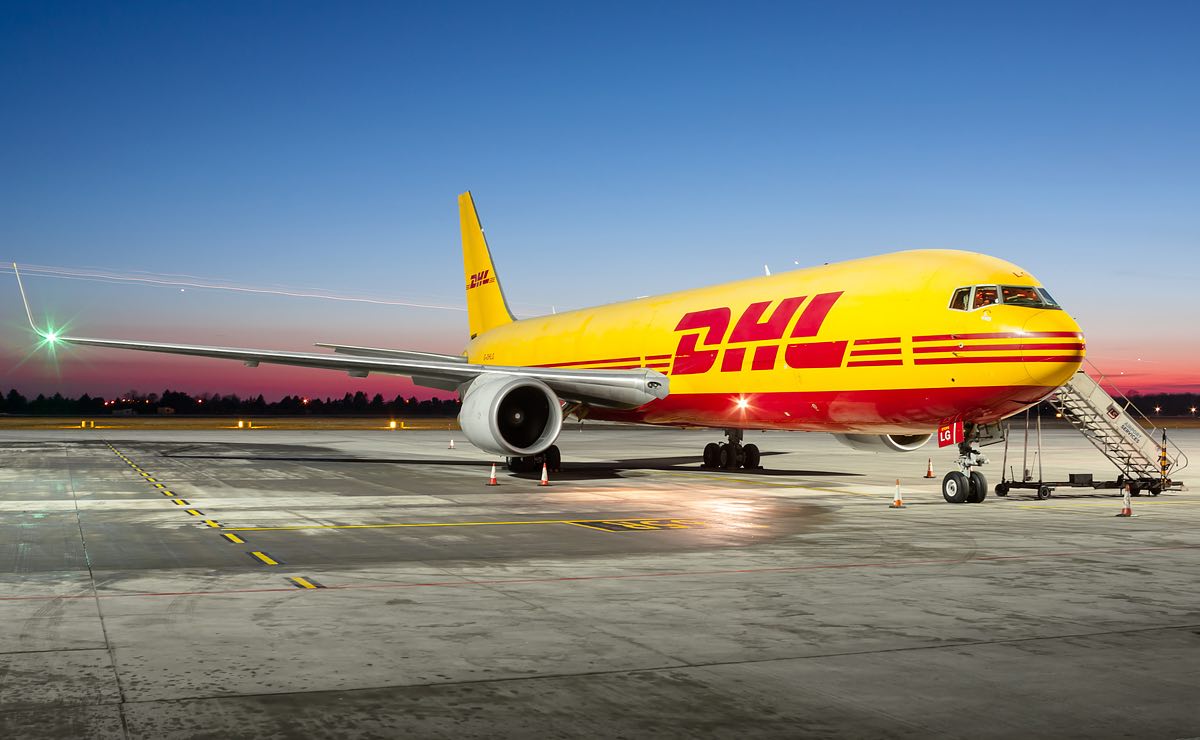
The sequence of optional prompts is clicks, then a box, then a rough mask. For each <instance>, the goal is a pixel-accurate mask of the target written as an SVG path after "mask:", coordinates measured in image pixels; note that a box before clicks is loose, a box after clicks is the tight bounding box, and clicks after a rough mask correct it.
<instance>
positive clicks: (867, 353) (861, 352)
mask: <svg viewBox="0 0 1200 740" xmlns="http://www.w3.org/2000/svg"><path fill="white" fill-rule="evenodd" d="M898 354H900V348H899V347H895V348H893V349H852V350H850V356H851V357H871V356H873V355H898Z"/></svg>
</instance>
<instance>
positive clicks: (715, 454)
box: [703, 442, 721, 468]
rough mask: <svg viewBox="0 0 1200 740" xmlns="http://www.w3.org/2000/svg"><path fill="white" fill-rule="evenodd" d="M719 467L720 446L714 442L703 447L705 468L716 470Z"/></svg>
mask: <svg viewBox="0 0 1200 740" xmlns="http://www.w3.org/2000/svg"><path fill="white" fill-rule="evenodd" d="M720 466H721V445H719V444H717V443H716V442H709V443H708V444H706V445H704V465H703V467H706V468H717V467H720Z"/></svg>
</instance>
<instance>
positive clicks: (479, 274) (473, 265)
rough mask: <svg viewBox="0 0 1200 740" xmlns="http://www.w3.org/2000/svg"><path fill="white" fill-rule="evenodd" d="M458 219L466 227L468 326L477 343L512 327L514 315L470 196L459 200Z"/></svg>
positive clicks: (464, 239)
mask: <svg viewBox="0 0 1200 740" xmlns="http://www.w3.org/2000/svg"><path fill="white" fill-rule="evenodd" d="M458 219H459V223H460V224H461V225H462V240H463V272H464V274H465V276H466V281H467V323H468V324H470V327H471V339H474V338H475V337H477V336H479V335H480V334H482V333H484V332H485V331H488V330H489V329H495V328H496V327H497V326H503V325H504V324H508V323H511V322H512V321H513V315H512V311H509V310H508V302H507V301H505V300H504V290H503V289H501V287H500V278H499V277H498V276H497V275H496V267H495V265H493V264H492V253H491V252H490V251H489V250H488V245H487V239H486V238H484V236H483V227H482V226H480V225H479V214H478V213H476V212H475V201H474V200H472V199H471V193H470V192H466V193H463V194H462V195H460V196H458Z"/></svg>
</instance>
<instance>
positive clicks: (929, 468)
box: [925, 457, 936, 478]
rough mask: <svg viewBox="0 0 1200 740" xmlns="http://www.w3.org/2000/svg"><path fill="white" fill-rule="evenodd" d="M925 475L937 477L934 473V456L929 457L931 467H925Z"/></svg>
mask: <svg viewBox="0 0 1200 740" xmlns="http://www.w3.org/2000/svg"><path fill="white" fill-rule="evenodd" d="M925 477H926V478H934V477H936V476H935V475H934V474H933V458H932V457H931V458H929V467H928V468H926V469H925Z"/></svg>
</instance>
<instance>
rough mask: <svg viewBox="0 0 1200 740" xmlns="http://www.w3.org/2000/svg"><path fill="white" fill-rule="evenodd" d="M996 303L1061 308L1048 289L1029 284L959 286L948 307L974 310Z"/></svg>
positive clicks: (1026, 306)
mask: <svg viewBox="0 0 1200 740" xmlns="http://www.w3.org/2000/svg"><path fill="white" fill-rule="evenodd" d="M997 303H1003V304H1005V305H1007V306H1024V307H1025V308H1053V309H1059V310H1061V309H1062V306H1059V305H1058V301H1056V300H1054V297H1053V296H1051V295H1050V292H1049V291H1047V290H1046V289H1045V288H1035V287H1033V286H1031V285H976V286H975V287H974V288H959V289H958V290H956V291H954V296H953V297H952V298H951V299H950V308H951V309H953V310H955V311H967V310H970V311H974V310H976V309H980V308H986V307H988V306H994V305H996V304H997Z"/></svg>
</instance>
